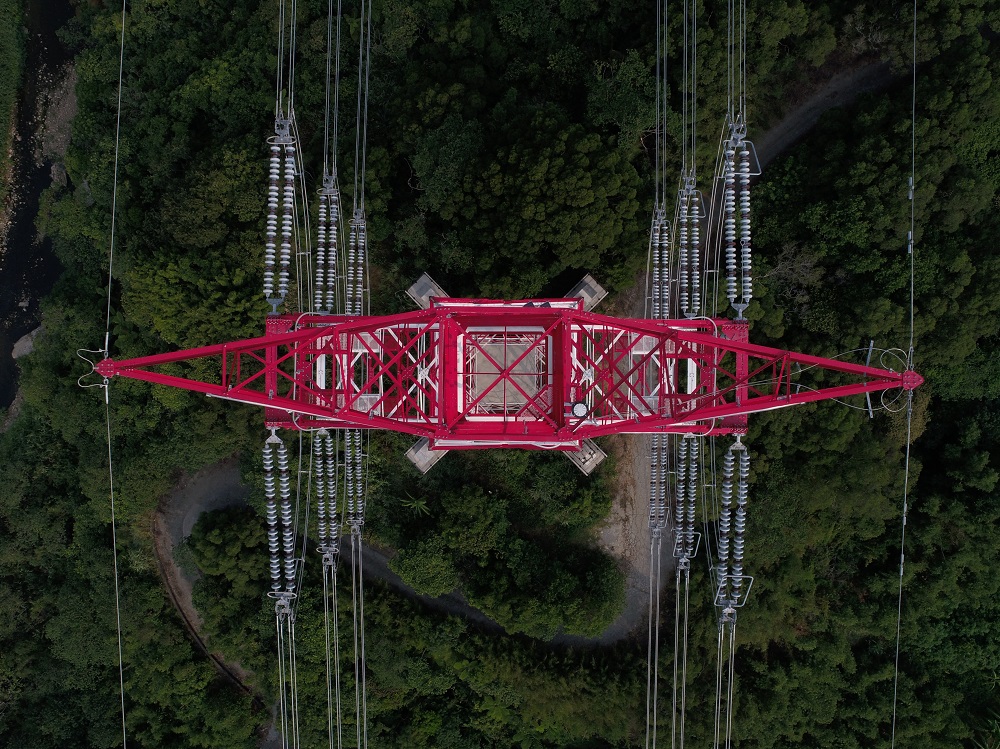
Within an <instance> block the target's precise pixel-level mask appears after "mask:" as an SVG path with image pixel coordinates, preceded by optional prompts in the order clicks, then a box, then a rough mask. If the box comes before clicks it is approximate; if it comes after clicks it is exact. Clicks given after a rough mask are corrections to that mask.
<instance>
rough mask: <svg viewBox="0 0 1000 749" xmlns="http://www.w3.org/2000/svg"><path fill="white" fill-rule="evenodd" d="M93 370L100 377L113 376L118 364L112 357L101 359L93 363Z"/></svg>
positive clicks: (116, 372)
mask: <svg viewBox="0 0 1000 749" xmlns="http://www.w3.org/2000/svg"><path fill="white" fill-rule="evenodd" d="M94 371H95V372H97V374H99V375H101V376H102V377H114V376H115V375H116V374H118V366H117V365H116V364H115V360H114V359H102V360H101V361H100V362H98V363H97V364H96V365H94Z"/></svg>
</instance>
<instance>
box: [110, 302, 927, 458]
mask: <svg viewBox="0 0 1000 749" xmlns="http://www.w3.org/2000/svg"><path fill="white" fill-rule="evenodd" d="M199 360H200V364H199V366H198V371H199V372H200V373H202V374H201V377H200V378H195V377H190V376H182V375H181V374H179V373H176V372H169V371H162V369H157V368H162V367H163V365H174V366H173V367H170V366H168V367H166V369H176V365H177V364H178V363H181V362H198V361H199ZM810 370H811V371H814V372H815V371H822V372H823V375H824V376H823V377H822V378H819V379H817V382H818V383H820V384H819V385H815V386H809V385H805V384H804V383H803V382H802V380H801V379H800V378H799V373H800V372H802V371H810ZM97 371H98V373H99V374H101V375H103V376H105V377H112V376H115V375H118V376H121V377H129V378H132V379H137V380H145V381H148V382H153V383H157V384H161V385H170V386H173V387H181V388H185V389H187V390H193V391H196V392H200V393H205V394H207V395H210V396H213V397H217V398H225V399H228V400H234V401H240V402H243V403H251V404H254V405H259V406H264V407H265V408H266V409H267V421H268V423H269V425H272V426H283V427H291V428H308V427H317V426H327V427H332V428H336V427H351V428H363V429H391V430H395V431H401V432H407V433H410V434H414V435H419V436H424V437H428V438H429V439H430V440H431V441H432V444H434V445H436V446H440V447H463V446H465V447H473V446H476V447H481V446H485V445H488V444H494V445H495V444H504V445H512V446H521V447H544V448H549V449H551V448H553V447H563V448H565V447H573V446H576V445H578V444H579V442H580V440H582V439H584V438H587V437H596V436H600V435H605V434H615V433H623V432H625V433H637V432H678V433H702V434H709V433H711V434H721V433H741V432H743V431H745V429H746V416H747V414H750V413H754V412H757V411H766V410H770V409H774V408H783V407H786V406H792V405H796V404H799V403H808V402H811V401H818V400H825V399H829V398H843V397H845V396H849V395H857V394H862V393H868V392H874V391H880V390H886V389H890V388H903V389H906V390H910V389H913V388H914V387H917V386H918V385H919V384H920V383H921V382H922V381H923V379H922V378H921V377H920V375H918V374H916V373H915V372H912V371H906V372H893V371H891V370H884V369H878V368H875V367H866V366H861V365H858V364H850V363H847V362H842V361H837V360H833V359H823V358H820V357H815V356H809V355H807V354H799V353H793V352H790V351H782V350H780V349H774V348H770V347H767V346H757V345H754V344H751V343H749V342H748V341H747V327H746V324H745V323H743V322H734V321H723V320H706V319H700V320H645V319H616V318H612V317H608V316H605V315H598V314H594V313H589V312H584V311H583V309H582V303H581V302H579V300H566V299H560V300H554V299H553V300H532V301H518V302H495V301H489V300H468V299H434V300H433V301H432V304H431V307H430V308H429V309H426V310H420V311H417V312H410V313H405V314H399V315H389V316H384V317H350V316H342V315H298V316H294V315H284V316H272V317H269V318H268V319H267V327H266V332H265V334H264V335H263V336H262V337H260V338H251V339H248V340H243V341H234V342H231V343H222V344H218V345H214V346H204V347H201V348H196V349H189V350H186V351H177V352H175V353H171V354H158V355H154V356H145V357H140V358H138V359H130V360H127V361H113V360H111V359H106V360H105V361H103V362H101V363H100V364H99V365H98V366H97ZM205 372H210V373H211V375H208V376H206V375H205V374H204V373H205ZM831 378H832V379H835V380H837V382H836V383H835V384H826V385H824V384H823V381H824V380H829V379H831Z"/></svg>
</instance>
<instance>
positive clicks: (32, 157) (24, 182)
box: [0, 0, 73, 408]
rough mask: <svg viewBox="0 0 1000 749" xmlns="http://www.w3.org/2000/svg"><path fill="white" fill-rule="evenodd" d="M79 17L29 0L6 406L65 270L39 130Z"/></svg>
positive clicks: (6, 299)
mask: <svg viewBox="0 0 1000 749" xmlns="http://www.w3.org/2000/svg"><path fill="white" fill-rule="evenodd" d="M72 15H73V9H72V8H71V6H70V4H69V1H68V0H27V2H26V3H25V26H26V27H27V37H26V42H27V49H26V52H27V55H26V59H25V68H24V70H25V74H24V80H23V82H22V87H21V96H20V100H19V102H18V113H17V122H16V129H17V138H16V139H15V142H14V179H13V190H12V193H13V195H14V209H13V213H12V216H11V224H10V229H9V231H8V233H7V241H6V243H5V244H4V246H3V247H2V248H0V407H2V408H6V407H7V406H9V405H10V404H11V402H12V401H13V400H14V394H15V392H16V390H17V367H16V366H15V364H14V360H13V358H12V357H11V353H12V351H13V347H14V343H15V342H16V341H17V339H18V338H20V337H21V336H23V335H25V334H26V333H29V332H30V331H31V330H33V329H34V328H36V327H37V326H38V324H39V323H40V322H41V311H40V309H39V300H40V299H41V298H42V297H44V296H45V295H46V294H48V293H49V292H50V291H51V290H52V286H53V285H54V284H55V282H56V279H58V278H59V273H60V271H61V268H60V265H59V262H58V261H57V260H56V258H55V255H54V254H53V252H52V243H51V242H50V241H49V240H48V239H43V240H41V241H39V240H38V237H37V235H36V232H35V217H36V216H37V215H38V199H39V196H40V195H41V193H42V191H43V190H44V189H45V188H46V187H48V186H49V185H50V184H51V181H52V179H51V171H52V162H51V161H49V160H43V161H42V162H41V163H40V164H39V163H38V162H37V161H36V152H40V150H41V149H40V148H39V144H38V142H37V138H36V132H37V129H38V127H39V125H40V123H39V122H38V112H39V109H40V106H39V105H40V103H41V97H43V96H44V92H45V87H46V86H50V85H52V81H53V80H54V79H55V77H56V76H57V75H58V74H59V73H60V71H61V70H62V69H63V67H64V66H65V65H66V63H67V62H68V61H69V55H68V53H67V51H66V49H65V47H63V45H62V44H61V43H60V41H59V39H58V37H57V36H56V30H57V29H59V28H60V27H61V26H63V25H64V24H65V23H66V22H67V21H68V20H69V19H70V18H71V17H72Z"/></svg>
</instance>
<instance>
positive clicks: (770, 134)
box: [751, 62, 892, 166]
mask: <svg viewBox="0 0 1000 749" xmlns="http://www.w3.org/2000/svg"><path fill="white" fill-rule="evenodd" d="M891 82H892V72H891V71H890V69H889V63H887V62H874V63H868V64H867V65H862V66H860V67H857V68H853V69H850V70H844V71H841V72H839V73H837V74H835V75H834V76H833V77H831V78H830V79H829V80H828V81H827V82H826V83H825V84H823V86H822V87H821V88H819V89H818V90H817V91H816V92H815V93H813V94H811V95H810V96H809V97H807V98H806V99H805V100H804V101H802V102H801V103H800V104H798V105H797V106H795V107H794V108H793V109H792V110H791V111H790V112H788V114H786V115H785V117H784V118H782V120H781V121H780V122H778V123H777V124H776V125H774V126H773V127H771V128H769V129H768V130H767V132H765V133H764V134H763V135H760V136H751V139H752V140H753V142H754V145H755V146H756V148H757V157H758V159H760V165H761V166H767V164H769V163H770V162H771V161H773V160H774V159H776V158H777V157H778V156H780V155H781V154H782V153H784V152H785V151H786V150H788V149H789V148H791V147H792V146H794V145H795V144H796V143H797V142H798V141H799V140H801V139H802V137H803V136H804V135H805V134H806V133H808V132H809V131H810V130H811V129H812V128H813V126H814V125H815V124H816V123H817V122H818V121H819V118H820V116H821V115H822V114H823V113H824V112H826V111H827V110H830V109H834V108H836V107H842V106H845V105H847V104H850V103H851V102H852V101H854V100H855V99H856V98H857V97H858V96H859V95H861V94H863V93H867V92H869V91H877V90H879V89H882V88H885V87H886V86H888V85H889V83H891Z"/></svg>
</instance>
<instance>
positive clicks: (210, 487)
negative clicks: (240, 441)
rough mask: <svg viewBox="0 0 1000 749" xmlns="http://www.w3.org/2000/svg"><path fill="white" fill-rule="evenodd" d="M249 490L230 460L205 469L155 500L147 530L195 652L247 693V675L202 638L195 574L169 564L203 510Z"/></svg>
mask: <svg viewBox="0 0 1000 749" xmlns="http://www.w3.org/2000/svg"><path fill="white" fill-rule="evenodd" d="M249 494H250V490H249V488H247V487H245V486H243V484H242V483H241V481H240V472H239V466H238V465H237V464H236V461H235V460H234V459H232V458H231V459H228V460H224V461H222V462H221V463H216V464H215V465H211V466H208V467H207V468H204V469H202V470H201V471H199V472H198V473H196V474H194V475H193V476H185V477H184V478H183V479H182V480H181V482H180V483H179V484H178V485H177V486H176V487H175V488H174V490H173V491H172V492H171V493H170V494H169V495H167V496H166V497H164V498H163V499H162V500H161V501H160V506H159V507H158V508H157V510H156V512H155V513H154V514H153V523H152V532H153V544H154V546H153V548H154V551H155V555H156V565H157V568H158V569H159V572H160V577H161V578H162V580H163V586H164V587H165V588H166V591H167V595H168V596H169V597H170V600H171V602H172V603H173V605H174V608H175V609H177V613H178V614H180V617H181V620H182V621H183V622H184V626H185V627H186V628H187V630H188V633H189V634H190V635H191V639H192V640H194V642H195V644H196V645H197V646H198V648H199V649H200V650H201V651H202V652H203V653H204V654H205V655H206V656H208V657H209V658H210V659H211V660H212V662H213V664H214V665H215V667H216V669H218V671H219V673H221V674H222V675H223V676H224V677H226V678H227V679H228V680H229V681H231V682H232V683H233V684H235V685H236V686H237V687H239V688H240V689H241V690H243V691H244V692H246V693H247V694H253V691H252V690H251V689H250V687H248V686H247V685H246V681H247V678H248V674H247V673H246V672H245V671H243V669H241V668H240V666H239V664H235V663H227V662H226V661H225V660H223V658H222V657H221V656H220V655H218V654H216V653H213V652H212V651H211V648H210V647H209V643H208V639H207V638H206V637H205V636H204V635H203V634H202V631H201V630H202V627H203V625H204V623H203V622H202V620H201V617H200V616H199V615H198V611H197V610H196V609H195V607H194V603H193V601H192V591H193V587H194V583H195V582H196V581H197V579H198V577H197V575H191V574H188V573H186V572H185V571H184V570H182V569H181V568H180V567H179V566H178V565H177V563H176V562H175V561H174V554H173V550H174V547H175V546H177V545H178V544H179V543H180V542H181V541H183V540H184V539H185V538H186V537H187V536H189V535H190V534H191V529H192V528H194V524H195V523H196V522H197V521H198V517H199V516H200V515H201V513H203V512H209V511H211V510H219V509H222V508H223V507H231V506H233V505H239V504H245V503H246V498H247V497H248V496H249Z"/></svg>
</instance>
